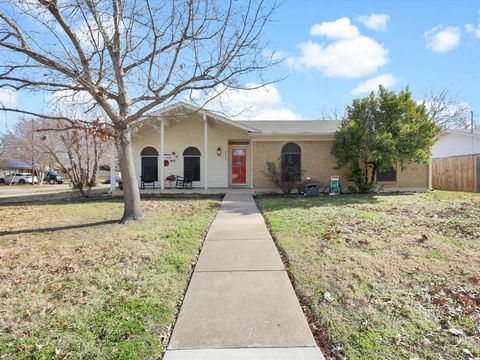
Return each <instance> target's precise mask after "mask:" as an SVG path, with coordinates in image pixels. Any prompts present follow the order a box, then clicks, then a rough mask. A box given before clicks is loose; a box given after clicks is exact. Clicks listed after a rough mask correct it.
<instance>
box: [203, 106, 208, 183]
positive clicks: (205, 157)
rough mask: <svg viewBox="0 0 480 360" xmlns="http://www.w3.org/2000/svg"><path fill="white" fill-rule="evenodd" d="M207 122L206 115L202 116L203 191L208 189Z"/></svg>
mask: <svg viewBox="0 0 480 360" xmlns="http://www.w3.org/2000/svg"><path fill="white" fill-rule="evenodd" d="M207 164H208V121H207V115H206V114H203V182H204V186H203V187H204V189H205V190H206V189H208V171H207V169H208V166H207Z"/></svg>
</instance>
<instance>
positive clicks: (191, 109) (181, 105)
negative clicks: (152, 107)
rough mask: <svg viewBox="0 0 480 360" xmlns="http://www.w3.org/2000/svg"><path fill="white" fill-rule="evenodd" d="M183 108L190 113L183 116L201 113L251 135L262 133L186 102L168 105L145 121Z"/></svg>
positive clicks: (153, 112)
mask: <svg viewBox="0 0 480 360" xmlns="http://www.w3.org/2000/svg"><path fill="white" fill-rule="evenodd" d="M181 108H186V109H187V110H188V113H185V114H183V115H190V114H192V113H200V114H204V115H206V116H209V117H211V118H213V119H215V120H217V121H220V122H223V123H225V124H228V125H231V126H233V127H236V128H240V129H242V130H244V131H248V132H251V133H258V132H260V130H258V129H256V128H254V127H252V126H250V125H248V124H243V123H242V122H240V121H235V120H230V119H227V118H226V117H224V116H221V115H219V114H217V113H215V112H213V111H210V110H206V109H203V108H201V107H198V106H195V105H192V104H189V103H188V102H185V101H179V102H176V103H175V104H171V105H168V106H166V107H164V108H163V109H160V110H156V111H152V112H150V113H148V114H146V115H145V116H144V119H145V118H152V117H162V116H165V114H166V113H168V112H169V111H172V110H174V109H181Z"/></svg>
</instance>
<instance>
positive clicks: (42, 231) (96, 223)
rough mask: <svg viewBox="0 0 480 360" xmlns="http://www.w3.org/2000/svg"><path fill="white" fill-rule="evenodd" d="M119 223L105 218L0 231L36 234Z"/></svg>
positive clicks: (2, 234) (4, 232)
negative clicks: (73, 223) (83, 222)
mask: <svg viewBox="0 0 480 360" xmlns="http://www.w3.org/2000/svg"><path fill="white" fill-rule="evenodd" d="M119 223H120V220H104V221H97V222H93V223H86V224H75V225H65V226H55V227H46V228H39V229H19V230H12V231H0V236H7V235H20V234H34V233H44V232H51V231H61V230H72V229H83V228H89V227H92V226H102V225H110V224H119Z"/></svg>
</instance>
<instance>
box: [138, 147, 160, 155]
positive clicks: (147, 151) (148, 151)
mask: <svg viewBox="0 0 480 360" xmlns="http://www.w3.org/2000/svg"><path fill="white" fill-rule="evenodd" d="M140 155H141V156H158V151H157V149H155V148H153V147H151V146H147V147H146V148H144V149H143V150H142V152H141V153H140Z"/></svg>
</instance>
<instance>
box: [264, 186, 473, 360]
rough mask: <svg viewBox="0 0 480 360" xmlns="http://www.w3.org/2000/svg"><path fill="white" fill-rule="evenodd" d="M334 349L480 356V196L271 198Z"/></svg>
mask: <svg viewBox="0 0 480 360" xmlns="http://www.w3.org/2000/svg"><path fill="white" fill-rule="evenodd" d="M258 203H259V205H260V207H261V208H262V210H263V212H264V214H265V217H266V219H267V221H268V223H269V226H270V228H271V231H272V234H273V235H274V237H275V238H276V241H277V244H278V246H279V247H280V248H281V250H282V251H283V252H284V253H285V257H286V258H287V259H288V262H289V270H290V273H291V276H292V278H293V279H294V283H295V288H296V291H297V294H298V295H299V297H300V298H301V299H302V301H303V302H304V304H305V305H306V306H307V307H308V308H309V309H310V311H311V313H312V314H313V318H314V324H312V325H311V326H312V327H313V330H314V333H315V334H316V335H317V338H318V339H320V341H321V342H324V343H326V346H324V351H325V352H326V355H329V356H330V357H332V358H342V357H346V358H348V359H413V358H421V359H472V358H474V357H480V196H479V195H478V194H466V193H453V192H439V191H436V192H434V193H429V194H416V195H398V196H397V195H395V196H343V195H342V196H339V197H328V196H322V197H319V198H302V197H297V198H280V197H275V198H263V199H260V200H259V201H258Z"/></svg>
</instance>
